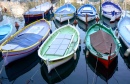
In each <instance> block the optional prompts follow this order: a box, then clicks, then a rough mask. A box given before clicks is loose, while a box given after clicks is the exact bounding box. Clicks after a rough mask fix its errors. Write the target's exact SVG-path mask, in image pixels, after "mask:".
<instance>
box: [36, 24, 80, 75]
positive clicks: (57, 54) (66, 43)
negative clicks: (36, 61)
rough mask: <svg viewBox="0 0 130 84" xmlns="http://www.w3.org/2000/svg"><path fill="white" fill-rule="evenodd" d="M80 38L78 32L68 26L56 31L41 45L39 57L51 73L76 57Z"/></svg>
mask: <svg viewBox="0 0 130 84" xmlns="http://www.w3.org/2000/svg"><path fill="white" fill-rule="evenodd" d="M79 41H80V36H79V32H78V30H77V29H76V28H75V27H74V26H72V25H70V24H67V25H65V26H62V27H60V28H59V29H57V30H55V31H54V32H53V33H52V34H51V35H50V36H49V38H47V39H46V41H45V42H44V43H43V44H42V45H41V47H40V48H39V50H38V55H39V57H40V58H41V59H43V61H44V63H45V64H46V66H47V68H48V73H50V71H51V70H52V69H54V68H56V67H58V66H60V65H62V64H63V63H65V62H67V61H68V60H70V59H71V58H72V57H73V56H76V50H77V49H78V46H79Z"/></svg>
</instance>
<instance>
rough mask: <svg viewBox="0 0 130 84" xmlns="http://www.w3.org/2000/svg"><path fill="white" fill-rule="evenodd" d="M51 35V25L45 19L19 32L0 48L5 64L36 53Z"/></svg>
mask: <svg viewBox="0 0 130 84" xmlns="http://www.w3.org/2000/svg"><path fill="white" fill-rule="evenodd" d="M49 33H50V25H49V23H48V22H47V21H46V20H44V19H41V20H38V21H35V22H33V23H31V24H29V25H27V26H25V27H24V28H22V29H21V30H19V31H17V32H16V33H15V34H14V35H12V36H11V37H10V38H8V39H7V40H5V41H4V42H3V43H2V44H1V46H0V49H1V51H2V56H3V58H4V64H5V65H8V64H9V63H11V62H13V61H15V60H17V59H20V58H23V57H25V56H27V55H29V54H31V53H32V52H34V51H35V50H36V49H37V48H38V47H39V46H40V45H41V43H42V42H43V41H44V40H45V39H46V38H47V37H48V36H49Z"/></svg>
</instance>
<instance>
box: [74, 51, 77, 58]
mask: <svg viewBox="0 0 130 84" xmlns="http://www.w3.org/2000/svg"><path fill="white" fill-rule="evenodd" d="M76 56H77V55H76V52H75V53H74V60H76V58H77V57H76Z"/></svg>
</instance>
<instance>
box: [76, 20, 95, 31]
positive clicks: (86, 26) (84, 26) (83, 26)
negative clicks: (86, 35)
mask: <svg viewBox="0 0 130 84" xmlns="http://www.w3.org/2000/svg"><path fill="white" fill-rule="evenodd" d="M95 23H96V20H92V21H90V22H88V24H87V25H86V23H85V22H83V21H81V20H80V19H78V26H79V28H80V29H82V30H83V31H85V32H86V31H87V29H88V28H89V27H91V26H92V25H93V24H95Z"/></svg>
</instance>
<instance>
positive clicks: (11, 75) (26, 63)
mask: <svg viewBox="0 0 130 84" xmlns="http://www.w3.org/2000/svg"><path fill="white" fill-rule="evenodd" d="M39 61H40V58H39V57H38V55H37V51H36V52H34V53H32V54H30V55H29V56H27V57H25V58H21V59H19V60H16V61H14V62H12V63H10V64H9V65H7V66H5V71H6V75H7V77H8V80H9V81H13V80H16V79H17V78H18V77H19V76H21V75H23V74H25V73H26V72H28V71H30V70H31V69H32V68H33V67H35V66H36V65H37V64H38V62H39Z"/></svg>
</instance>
